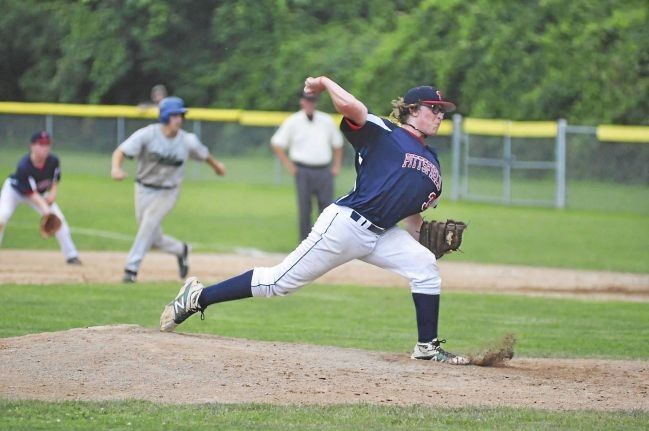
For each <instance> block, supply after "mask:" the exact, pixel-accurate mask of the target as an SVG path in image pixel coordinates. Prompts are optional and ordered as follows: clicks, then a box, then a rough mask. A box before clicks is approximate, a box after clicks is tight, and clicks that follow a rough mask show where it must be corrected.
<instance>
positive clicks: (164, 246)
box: [126, 183, 183, 272]
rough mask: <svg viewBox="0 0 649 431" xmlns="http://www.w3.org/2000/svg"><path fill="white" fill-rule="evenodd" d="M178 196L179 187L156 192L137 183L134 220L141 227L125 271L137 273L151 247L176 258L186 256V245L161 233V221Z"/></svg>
mask: <svg viewBox="0 0 649 431" xmlns="http://www.w3.org/2000/svg"><path fill="white" fill-rule="evenodd" d="M179 193H180V188H179V187H176V188H174V189H153V188H151V187H145V186H143V185H141V184H137V183H136V184H135V218H136V219H137V223H138V225H139V228H138V231H137V235H136V236H135V241H134V242H133V246H132V247H131V251H130V252H129V253H128V258H127V261H126V269H128V270H129V271H133V272H137V271H138V269H139V268H140V264H141V263H142V259H144V255H145V254H146V252H147V251H149V249H150V248H151V247H154V248H157V249H160V250H162V251H164V252H166V253H171V254H174V255H176V256H179V255H181V254H183V243H182V242H181V241H179V240H177V239H176V238H173V237H170V236H168V235H164V234H163V233H162V220H163V219H164V218H165V216H166V215H167V214H168V213H169V211H171V210H172V209H173V207H174V206H175V205H176V201H177V200H178V195H179Z"/></svg>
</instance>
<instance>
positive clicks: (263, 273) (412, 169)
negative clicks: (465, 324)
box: [160, 76, 469, 365]
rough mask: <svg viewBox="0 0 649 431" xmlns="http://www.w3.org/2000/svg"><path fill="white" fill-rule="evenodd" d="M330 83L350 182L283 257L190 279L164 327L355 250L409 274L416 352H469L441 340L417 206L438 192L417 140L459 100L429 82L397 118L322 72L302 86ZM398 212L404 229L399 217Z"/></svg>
mask: <svg viewBox="0 0 649 431" xmlns="http://www.w3.org/2000/svg"><path fill="white" fill-rule="evenodd" d="M325 90H326V91H327V92H328V93H329V95H330V96H331V98H332V101H333V103H334V106H335V108H336V110H337V111H338V112H340V113H341V114H342V115H343V117H344V118H343V120H342V122H341V125H340V127H341V130H342V132H343V133H344V134H345V136H346V137H347V139H348V140H349V142H350V143H351V144H352V146H353V147H354V149H355V151H356V174H357V177H356V185H355V186H354V189H353V190H352V191H351V192H350V193H349V194H348V195H346V196H343V197H341V198H340V199H338V200H337V201H336V202H335V203H333V204H331V205H330V206H329V207H327V208H326V209H325V210H324V211H323V212H322V214H321V215H320V217H319V218H318V220H317V221H316V223H315V225H314V226H313V229H312V230H311V232H310V233H309V236H308V237H307V238H306V239H305V240H304V241H303V242H302V243H301V244H300V245H299V246H298V247H297V249H296V250H295V251H293V252H292V253H291V254H289V255H288V256H287V257H286V258H285V259H284V261H283V262H282V263H280V264H279V265H277V266H274V267H272V268H255V269H253V270H251V271H248V272H246V273H244V274H241V275H239V276H237V277H234V278H231V279H229V280H226V281H223V282H221V283H218V284H215V285H213V286H209V287H204V286H203V285H202V284H201V283H200V282H199V281H198V280H197V279H196V278H195V277H192V278H189V279H188V280H187V281H186V283H185V285H184V286H183V287H181V289H180V292H179V294H178V296H177V297H176V298H175V299H174V300H173V301H171V302H170V303H169V304H168V305H167V306H166V307H165V309H164V310H163V312H162V316H161V317H160V329H161V330H162V331H172V330H173V329H174V328H175V327H176V326H177V325H178V324H180V323H182V322H183V321H184V320H185V319H187V318H188V317H189V316H191V315H192V314H194V313H196V312H201V313H203V311H204V310H205V309H206V308H207V307H208V306H209V305H211V304H215V303H218V302H224V301H231V300H236V299H242V298H249V297H251V296H265V297H270V296H276V295H279V296H282V295H287V294H289V293H292V292H294V291H296V290H297V289H299V288H301V287H302V286H304V285H306V284H308V283H310V282H312V281H313V280H315V279H317V278H318V277H320V276H321V275H323V274H324V273H326V272H327V271H329V270H331V269H333V268H335V267H337V266H339V265H342V264H344V263H345V262H348V261H350V260H353V259H360V260H362V261H364V262H368V263H371V264H373V265H376V266H378V267H381V268H385V269H388V270H390V271H393V272H395V273H397V274H399V275H401V276H403V277H405V278H407V279H408V280H409V281H410V288H411V291H412V297H413V300H414V304H415V313H416V318H417V329H418V342H417V343H416V345H415V348H414V351H413V353H412V356H411V357H412V358H413V359H428V360H434V361H440V362H446V363H449V364H454V365H464V364H467V363H468V362H469V361H468V360H467V359H466V358H464V357H461V356H457V355H454V354H452V353H450V352H447V351H445V350H444V349H442V348H441V346H440V344H441V343H443V342H444V341H445V340H440V339H439V338H438V334H437V322H438V316H439V296H440V287H441V280H440V276H439V270H438V267H437V262H436V259H435V255H434V254H433V253H431V252H430V251H429V250H428V249H427V248H425V247H424V246H423V245H421V244H419V242H418V231H419V228H420V226H421V224H422V222H423V219H422V217H421V215H420V213H421V212H422V211H424V210H425V209H427V208H428V207H429V206H433V207H434V206H436V203H437V200H438V199H439V196H440V194H441V192H442V179H441V175H440V166H439V161H438V159H437V154H436V153H435V151H434V150H433V149H431V148H430V147H429V146H427V145H426V144H425V143H424V141H423V139H424V138H426V137H427V136H431V135H434V134H436V133H437V129H438V128H439V126H440V124H441V121H442V119H443V117H444V112H449V111H452V110H454V109H455V105H454V104H453V103H451V102H448V101H445V100H443V99H442V96H441V93H440V92H439V91H437V90H436V89H435V88H433V87H429V86H421V87H415V88H412V89H410V90H409V91H408V92H407V93H406V94H405V96H404V97H403V98H399V99H398V100H396V101H394V102H393V107H394V116H395V117H396V118H397V119H398V120H399V123H400V124H396V123H393V122H391V121H388V120H385V119H382V118H379V117H378V116H376V115H373V114H371V113H368V110H367V108H366V107H365V105H364V104H363V103H361V102H360V101H358V100H357V99H356V98H355V97H354V96H353V95H351V94H350V93H348V92H347V91H345V90H344V89H343V88H341V87H340V86H339V85H338V84H336V83H335V82H334V81H332V80H331V79H329V78H327V77H323V76H321V77H317V78H307V80H306V83H305V92H307V93H310V94H318V93H321V92H323V91H325ZM400 221H403V222H404V225H405V229H402V228H400V227H398V226H397V223H398V222H400Z"/></svg>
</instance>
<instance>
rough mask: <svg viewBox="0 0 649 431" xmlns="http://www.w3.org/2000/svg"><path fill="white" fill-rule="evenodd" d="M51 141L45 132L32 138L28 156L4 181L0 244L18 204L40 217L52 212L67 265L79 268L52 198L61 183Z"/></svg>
mask: <svg viewBox="0 0 649 431" xmlns="http://www.w3.org/2000/svg"><path fill="white" fill-rule="evenodd" d="M51 145H52V138H51V137H50V135H49V134H48V133H47V132H45V131H41V132H36V133H34V134H33V135H32V140H31V145H30V146H29V154H27V155H25V156H24V157H23V158H22V159H20V161H19V162H18V165H17V166H16V172H15V173H14V174H12V175H11V176H9V178H7V179H6V180H5V182H4V184H3V186H2V192H0V245H1V244H2V237H3V234H4V230H5V228H6V227H7V223H8V222H9V219H10V218H11V216H12V215H13V213H14V211H16V207H17V206H18V205H20V204H23V203H25V204H28V205H29V206H30V207H32V208H33V209H34V210H35V211H36V212H38V213H39V214H41V215H45V214H49V213H54V214H56V216H57V217H58V218H59V219H61V228H60V229H59V230H58V231H57V232H56V239H57V240H58V241H59V246H60V247H61V251H62V252H63V255H64V256H65V260H66V262H67V263H69V264H71V265H79V264H81V261H80V260H79V255H78V253H77V249H76V247H75V246H74V243H73V242H72V236H71V235H70V227H69V226H68V223H67V221H66V220H65V217H64V216H63V213H62V212H61V208H59V206H58V205H57V203H56V202H55V201H56V195H57V192H58V185H59V181H61V166H60V164H59V159H58V158H57V157H56V156H55V155H53V154H50V148H51Z"/></svg>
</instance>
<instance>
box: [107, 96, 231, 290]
mask: <svg viewBox="0 0 649 431" xmlns="http://www.w3.org/2000/svg"><path fill="white" fill-rule="evenodd" d="M159 107H160V123H158V124H150V125H148V126H146V127H143V128H141V129H139V130H137V131H136V132H135V133H133V134H132V135H131V136H129V137H128V139H126V141H124V142H122V143H121V144H120V145H119V147H117V149H116V150H115V151H114V152H113V159H112V169H111V176H112V177H113V179H114V180H117V181H121V180H123V179H124V178H126V172H124V171H123V170H122V163H123V162H124V158H136V159H137V161H138V164H137V175H136V179H135V217H136V219H137V222H138V225H139V228H138V231H137V235H136V236H135V241H134V242H133V246H132V247H131V251H130V252H129V254H128V258H127V262H126V267H125V268H124V276H123V278H122V281H123V282H125V283H134V282H135V281H136V280H137V273H138V270H139V269H140V264H141V263H142V259H144V255H145V254H146V252H147V251H149V249H150V248H151V247H154V248H157V249H159V250H162V251H164V252H167V253H170V254H172V255H174V256H176V258H177V260H178V270H179V273H180V278H185V277H186V276H187V271H188V267H189V266H188V265H189V264H188V255H189V245H188V244H186V243H184V242H182V241H180V240H178V239H176V238H173V237H171V236H169V235H165V234H163V232H162V220H163V219H164V218H165V216H166V215H167V214H168V213H169V212H170V211H171V210H172V209H173V207H174V206H175V205H176V201H177V200H178V196H179V194H180V184H181V182H182V180H183V176H184V172H185V162H186V161H187V159H188V158H190V157H191V158H192V159H195V160H199V161H204V162H206V163H207V164H208V165H210V167H211V168H212V169H213V170H214V172H215V173H216V174H217V175H225V166H224V165H223V164H222V163H221V162H219V161H217V160H216V159H214V157H212V155H210V153H209V150H208V149H207V147H206V146H205V145H203V144H202V143H201V142H200V141H199V140H198V137H197V136H196V135H195V134H193V133H189V132H186V131H184V130H183V129H182V125H183V120H184V118H185V113H187V109H186V108H185V103H184V102H183V100H182V99H180V98H178V97H167V98H164V99H162V101H161V102H160V105H159Z"/></svg>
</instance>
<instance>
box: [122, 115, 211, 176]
mask: <svg viewBox="0 0 649 431" xmlns="http://www.w3.org/2000/svg"><path fill="white" fill-rule="evenodd" d="M118 148H119V149H120V151H122V152H123V153H124V154H125V155H126V156H127V157H129V158H137V161H138V164H137V174H136V179H137V181H138V182H140V183H142V184H149V185H153V186H158V187H176V186H178V185H180V183H181V182H182V180H183V175H184V173H185V162H186V161H187V159H188V158H192V159H194V160H205V159H207V157H208V156H209V154H210V153H209V150H208V149H207V147H206V146H205V145H203V144H202V143H201V142H200V141H199V140H198V137H197V136H196V135H195V134H193V133H189V132H186V131H184V130H180V131H178V134H177V135H176V136H175V137H173V138H167V137H166V136H165V135H164V134H163V133H162V125H161V124H150V125H148V126H146V127H143V128H141V129H139V130H137V131H136V132H135V133H133V134H132V135H131V136H129V138H128V139H127V140H125V141H124V142H122V144H121V145H120V146H119V147H118Z"/></svg>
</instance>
